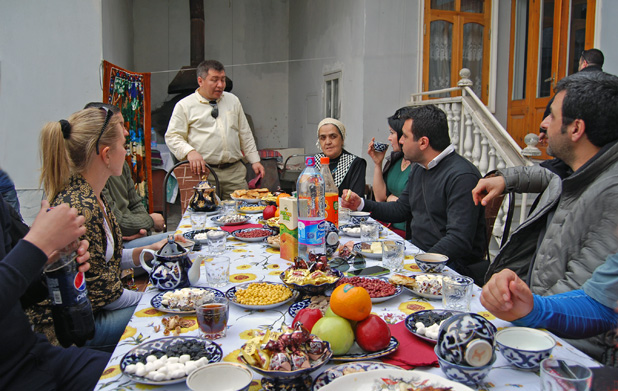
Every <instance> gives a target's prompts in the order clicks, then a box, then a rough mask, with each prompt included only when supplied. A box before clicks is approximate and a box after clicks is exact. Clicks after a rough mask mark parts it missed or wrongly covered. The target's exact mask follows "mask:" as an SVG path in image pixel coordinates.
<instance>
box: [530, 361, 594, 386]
mask: <svg viewBox="0 0 618 391" xmlns="http://www.w3.org/2000/svg"><path fill="white" fill-rule="evenodd" d="M591 383H592V371H591V370H590V369H589V368H586V367H585V366H583V365H581V364H578V363H576V362H574V361H570V360H560V359H556V358H546V359H545V360H543V361H541V390H543V391H588V390H590V385H591Z"/></svg>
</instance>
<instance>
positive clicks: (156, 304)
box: [150, 287, 225, 314]
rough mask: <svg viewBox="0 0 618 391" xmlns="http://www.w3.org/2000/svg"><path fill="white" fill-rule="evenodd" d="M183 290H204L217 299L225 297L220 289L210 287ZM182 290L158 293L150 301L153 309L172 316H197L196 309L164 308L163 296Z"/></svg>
mask: <svg viewBox="0 0 618 391" xmlns="http://www.w3.org/2000/svg"><path fill="white" fill-rule="evenodd" d="M181 289H202V290H205V291H208V292H212V294H214V295H215V297H223V296H225V295H224V294H223V292H221V291H220V290H218V289H215V288H209V287H203V288H202V287H199V288H198V287H191V288H181ZM177 290H180V289H174V290H173V291H166V292H160V293H157V294H156V295H155V296H154V297H153V298H152V299H150V305H151V306H152V308H154V309H155V310H157V311H161V312H168V313H170V314H195V308H193V309H191V310H181V309H178V308H168V307H166V306H164V305H163V304H162V303H161V301H162V300H163V295H164V294H166V293H167V292H174V291H177Z"/></svg>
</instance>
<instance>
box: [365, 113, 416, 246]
mask: <svg viewBox="0 0 618 391" xmlns="http://www.w3.org/2000/svg"><path fill="white" fill-rule="evenodd" d="M405 110H408V107H407V106H406V107H402V108H400V109H399V110H397V111H396V112H395V114H394V115H392V116H390V117H388V119H387V121H388V126H389V136H388V141H390V143H391V146H392V147H393V151H392V152H391V154H390V156H389V157H388V158H386V164H385V165H384V168H382V162H383V161H384V156H385V155H386V151H383V152H378V151H376V150H375V149H374V143H375V138H374V139H371V141H370V142H369V146H368V148H367V153H368V154H369V156H371V159H372V160H373V163H374V167H373V195H374V198H375V200H376V201H380V202H384V201H387V202H394V201H397V200H398V199H399V195H400V194H401V192H402V191H403V189H405V187H406V184H407V183H408V176H409V174H410V164H411V162H410V161H409V160H406V159H405V158H404V157H403V152H402V151H401V144H399V140H400V139H401V136H402V135H403V130H402V129H403V123H404V122H405V121H403V120H402V119H401V117H402V113H404V112H405ZM406 227H407V222H401V223H393V224H389V228H390V229H391V230H393V231H394V232H395V233H396V234H398V235H399V236H401V237H403V238H405V237H406Z"/></svg>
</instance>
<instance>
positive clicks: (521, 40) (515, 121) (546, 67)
mask: <svg viewBox="0 0 618 391" xmlns="http://www.w3.org/2000/svg"><path fill="white" fill-rule="evenodd" d="M595 6H596V0H513V1H512V3H511V42H510V53H511V61H510V66H509V91H508V94H509V101H508V102H509V103H508V118H507V131H508V132H509V133H510V134H511V136H513V138H514V139H515V140H516V141H517V142H518V143H519V145H520V146H521V147H525V146H526V144H525V143H524V137H525V136H526V134H528V133H537V134H538V132H539V128H540V124H541V121H542V120H543V114H544V113H545V108H546V106H547V104H548V103H549V101H550V99H551V97H552V96H553V90H554V87H555V85H556V82H557V81H558V80H560V79H561V78H563V77H565V76H566V75H567V74H572V73H574V72H576V71H577V64H578V62H579V57H580V55H581V52H582V51H583V50H584V49H590V48H592V47H593V39H594V10H595ZM539 148H540V149H541V150H542V151H543V157H544V158H547V157H548V156H547V155H546V154H545V147H544V146H539Z"/></svg>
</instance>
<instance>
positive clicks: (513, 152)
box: [408, 68, 540, 245]
mask: <svg viewBox="0 0 618 391" xmlns="http://www.w3.org/2000/svg"><path fill="white" fill-rule="evenodd" d="M459 75H460V76H461V77H462V78H461V80H460V81H459V82H458V83H457V87H452V88H445V89H442V90H436V91H425V92H420V93H416V94H412V95H411V98H410V102H409V103H408V105H410V106H419V105H426V104H434V105H436V106H438V107H439V108H441V109H442V110H443V111H444V112H445V113H446V116H447V119H448V124H449V134H450V137H451V143H452V144H453V145H454V146H455V148H456V150H457V152H458V153H459V154H460V155H461V156H464V157H465V158H466V159H468V160H470V161H471V162H472V163H473V164H474V165H475V166H476V167H477V168H478V169H479V171H480V172H481V175H485V174H487V173H488V172H490V171H493V170H499V169H502V168H506V167H515V166H524V165H525V166H529V165H532V164H533V163H532V161H531V160H530V159H529V158H528V157H527V156H532V155H536V154H537V151H538V149H536V147H535V145H536V142H537V140H535V138H534V137H526V142H529V145H528V146H527V147H526V148H525V152H524V150H522V149H521V148H520V147H519V145H518V144H517V143H516V142H515V140H514V139H513V138H512V137H511V135H510V134H509V133H508V132H507V131H506V129H504V127H503V126H502V125H501V124H500V122H498V120H497V119H496V118H495V117H494V116H493V114H491V112H490V111H489V110H488V109H487V107H486V106H485V105H484V104H483V102H482V101H481V100H480V99H479V98H478V97H477V96H476V94H475V93H474V92H473V91H472V89H471V88H470V86H471V85H472V82H471V81H470V79H469V76H470V71H469V70H468V69H465V68H464V69H462V70H461V71H460V72H459ZM454 91H459V92H460V93H461V96H455V97H448V98H438V99H431V100H422V98H423V97H424V96H432V95H439V94H444V93H451V92H454ZM538 153H540V151H539V152H538ZM524 154H525V155H526V156H524ZM516 203H517V205H518V206H519V207H520V216H519V223H521V222H522V221H523V220H524V219H525V216H526V215H527V195H526V194H522V195H516ZM507 210H508V202H507V200H506V199H505V202H503V205H502V208H501V210H500V212H499V214H498V217H497V218H496V222H495V224H494V230H493V236H494V239H495V242H496V243H497V244H498V245H499V243H500V239H501V238H502V233H503V232H504V224H505V222H506V215H507ZM513 228H514V227H513Z"/></svg>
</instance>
